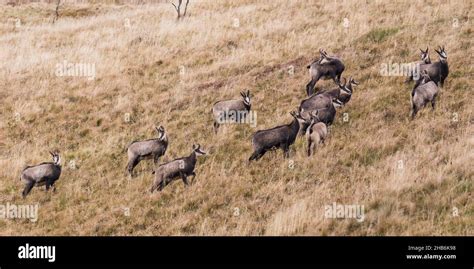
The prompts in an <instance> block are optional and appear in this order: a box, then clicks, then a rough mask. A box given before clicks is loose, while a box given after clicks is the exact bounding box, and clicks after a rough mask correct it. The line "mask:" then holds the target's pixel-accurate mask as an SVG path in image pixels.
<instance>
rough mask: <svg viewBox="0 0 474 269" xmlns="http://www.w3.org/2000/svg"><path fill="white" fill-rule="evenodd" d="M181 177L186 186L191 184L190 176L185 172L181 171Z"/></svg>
mask: <svg viewBox="0 0 474 269" xmlns="http://www.w3.org/2000/svg"><path fill="white" fill-rule="evenodd" d="M181 179H182V180H183V183H184V185H185V186H186V187H187V186H189V182H188V178H187V177H186V175H185V174H184V173H181Z"/></svg>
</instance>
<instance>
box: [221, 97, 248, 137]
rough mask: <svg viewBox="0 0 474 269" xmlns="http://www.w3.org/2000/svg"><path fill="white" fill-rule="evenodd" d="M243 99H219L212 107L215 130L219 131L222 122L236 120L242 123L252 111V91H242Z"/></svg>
mask: <svg viewBox="0 0 474 269" xmlns="http://www.w3.org/2000/svg"><path fill="white" fill-rule="evenodd" d="M240 95H241V96H242V100H225V101H219V102H216V103H215V104H214V106H213V107H212V115H213V117H214V132H215V133H217V129H219V126H220V124H223V123H229V122H236V123H241V122H242V121H243V120H245V118H246V117H247V114H248V113H249V112H250V108H251V103H250V91H248V90H247V92H241V93H240Z"/></svg>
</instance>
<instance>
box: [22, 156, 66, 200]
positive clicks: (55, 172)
mask: <svg viewBox="0 0 474 269" xmlns="http://www.w3.org/2000/svg"><path fill="white" fill-rule="evenodd" d="M49 153H50V154H51V156H52V157H53V162H44V163H40V164H38V165H35V166H27V167H26V168H25V169H23V171H22V172H21V176H20V180H21V181H23V182H24V183H25V189H24V190H23V193H22V195H23V198H25V197H26V196H27V195H28V193H30V191H31V189H32V188H33V187H34V186H43V185H45V186H46V191H48V190H49V188H50V187H53V191H55V190H56V187H55V186H54V183H55V182H56V181H57V180H58V179H59V177H60V176H61V157H60V156H59V154H58V153H56V152H54V153H53V152H49Z"/></svg>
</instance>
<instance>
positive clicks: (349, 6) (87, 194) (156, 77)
mask: <svg viewBox="0 0 474 269" xmlns="http://www.w3.org/2000/svg"><path fill="white" fill-rule="evenodd" d="M412 2H413V1H387V2H382V1H369V2H368V3H364V2H363V1H357V0H345V1H331V3H329V4H323V3H322V2H321V3H319V2H316V1H285V0H276V1H199V2H194V1H191V5H190V7H189V15H190V16H188V17H187V18H185V19H184V20H182V21H180V22H176V20H175V13H174V10H173V8H172V6H171V5H168V4H162V5H161V4H159V5H154V6H103V5H93V6H71V5H67V6H65V7H64V16H63V17H61V18H60V19H59V21H58V22H57V23H56V24H54V25H52V24H51V23H50V20H51V12H52V10H53V8H54V7H53V6H52V5H49V6H48V5H44V4H31V5H23V6H17V7H7V6H2V7H0V17H1V18H2V24H1V27H0V34H1V36H0V59H1V60H0V204H5V203H8V202H9V203H15V204H25V203H28V204H34V203H38V204H39V206H40V207H39V219H38V221H37V222H36V223H31V222H30V221H29V220H1V219H0V234H2V235H190V234H192V235H295V234H298V235H432V234H433V235H467V234H469V235H473V234H474V223H473V215H474V214H473V213H474V205H473V197H472V190H473V178H474V169H473V166H472V163H473V161H474V150H473V146H474V136H473V134H474V132H473V131H474V128H473V122H474V115H473V105H472V100H471V98H472V96H471V94H472V87H473V83H472V81H473V76H472V62H473V56H472V45H473V44H472V40H473V27H472V21H471V20H470V19H471V18H472V13H473V7H472V5H473V3H472V2H471V1H449V2H450V3H449V4H446V3H444V1H427V2H429V3H423V2H422V1H414V3H412ZM67 14H69V15H67ZM77 14H80V15H77ZM17 18H19V19H20V22H21V23H20V26H19V27H16V26H15V22H16V19H17ZM344 18H347V20H345V21H346V24H344ZM347 22H348V23H347ZM345 26H346V27H345ZM438 45H445V47H446V50H447V52H448V62H449V65H450V75H449V77H448V79H447V82H446V84H445V87H444V88H443V89H442V90H441V93H440V96H439V101H438V106H437V108H436V110H434V111H431V109H430V108H427V109H424V110H423V111H422V112H421V113H419V115H418V117H417V118H416V119H415V120H413V121H410V120H409V117H408V115H409V109H410V92H411V87H412V84H410V85H407V84H403V81H404V77H387V76H381V74H380V68H381V65H382V64H388V63H405V62H411V61H415V60H418V57H419V56H418V55H419V48H425V47H426V46H429V47H430V50H431V59H432V60H434V61H435V60H436V61H437V60H438V57H437V55H436V53H435V52H434V51H433V49H434V48H435V47H437V46H438ZM319 48H325V49H326V50H327V51H328V52H329V54H335V55H338V56H339V57H341V58H342V59H344V62H345V65H346V71H345V72H344V76H345V77H348V76H354V77H355V78H356V79H357V80H358V81H359V82H360V86H358V87H357V88H356V89H355V91H354V95H353V97H352V100H351V101H350V102H349V104H348V105H347V106H346V107H344V108H342V109H340V110H338V115H337V119H336V122H335V123H334V125H333V126H332V127H331V129H330V136H329V139H328V140H327V142H326V145H324V146H323V147H321V148H318V150H317V153H316V154H315V156H313V157H311V158H307V157H306V154H305V149H306V142H305V140H304V139H302V138H299V139H298V140H297V141H296V143H295V145H294V146H293V147H292V151H291V153H290V159H288V160H284V159H283V158H282V154H281V152H273V153H270V154H266V155H265V156H264V157H263V158H262V159H261V160H260V161H259V162H257V163H252V164H250V165H249V164H248V163H247V159H248V157H249V156H250V154H251V153H252V148H251V143H250V141H251V134H252V133H253V132H254V131H256V130H259V129H265V128H271V127H273V126H275V125H277V124H284V123H287V122H289V121H290V120H291V116H290V115H289V113H288V112H290V111H291V110H294V109H295V108H296V107H297V106H298V105H299V102H300V101H301V100H302V99H303V98H305V85H306V83H307V82H308V80H309V77H308V72H307V69H306V65H307V64H309V63H310V62H311V60H312V59H314V58H315V57H317V56H318V49H319ZM64 61H67V62H70V63H92V64H95V67H96V79H95V80H88V79H87V78H84V77H58V76H56V75H55V70H56V65H57V64H58V63H62V62H64ZM292 71H294V72H292ZM331 85H332V83H331V82H330V81H322V82H321V83H318V87H321V86H331ZM244 89H249V90H250V91H251V94H252V95H253V100H252V102H253V106H252V108H253V109H254V110H255V111H256V113H257V127H256V128H252V127H251V126H249V125H233V126H226V127H224V128H222V129H221V130H220V131H221V132H220V133H219V134H218V135H214V134H213V131H212V119H211V114H210V109H211V107H212V104H213V103H214V102H216V101H218V100H222V99H226V98H238V97H239V96H240V95H239V92H240V91H242V90H244ZM127 113H128V114H127ZM343 113H347V114H346V117H347V121H343V115H344V114H343ZM128 116H129V118H130V120H129V121H128V120H127V117H128ZM158 124H162V125H164V126H165V128H166V130H167V131H168V136H169V139H170V145H169V148H168V152H167V153H166V155H165V157H164V158H163V159H162V161H166V160H172V159H173V158H176V157H180V156H183V155H188V154H189V153H190V152H191V146H192V144H193V143H200V144H201V145H202V148H203V149H204V150H206V151H207V152H208V153H209V155H207V156H205V157H203V158H200V159H199V160H198V164H197V169H196V174H197V176H196V181H195V184H193V185H192V186H190V187H188V188H184V186H183V184H182V182H181V181H177V182H174V183H173V184H171V185H169V186H167V187H166V188H165V189H164V191H163V192H162V193H155V194H153V195H151V194H150V193H149V192H148V190H149V188H150V187H151V184H152V181H153V176H152V175H151V173H150V170H151V169H152V164H151V162H142V163H141V164H139V166H138V167H137V168H136V172H137V173H138V176H136V177H134V178H133V179H132V180H129V179H128V178H127V176H126V173H125V166H126V162H127V157H126V153H125V148H126V146H127V145H128V143H129V142H131V141H133V140H137V139H145V138H151V137H154V136H155V132H154V130H153V127H154V126H155V125H158ZM53 149H57V150H59V151H60V152H61V154H62V157H63V173H62V175H61V178H60V180H59V181H58V182H57V188H58V190H57V191H56V193H45V192H44V190H43V189H39V188H35V189H34V190H33V191H32V193H31V194H30V195H29V196H28V197H27V198H26V199H25V200H23V199H22V198H21V191H22V189H23V184H21V183H20V181H19V175H20V172H21V170H22V168H23V167H24V166H26V165H28V164H30V165H31V164H35V163H39V162H42V161H49V159H50V156H49V154H48V151H49V150H53ZM71 161H73V162H75V164H76V167H75V168H74V167H73V165H71ZM334 202H336V203H339V204H358V205H364V208H365V219H364V221H362V222H357V221H356V220H354V219H326V218H324V206H325V205H331V204H332V203H334ZM455 208H457V209H458V211H459V216H453V210H455Z"/></svg>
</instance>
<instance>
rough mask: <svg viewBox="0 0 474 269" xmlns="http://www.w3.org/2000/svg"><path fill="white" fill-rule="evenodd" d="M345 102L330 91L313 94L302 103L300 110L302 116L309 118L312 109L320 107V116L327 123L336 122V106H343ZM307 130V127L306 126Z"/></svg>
mask: <svg viewBox="0 0 474 269" xmlns="http://www.w3.org/2000/svg"><path fill="white" fill-rule="evenodd" d="M342 105H343V103H342V102H341V101H339V100H338V99H337V98H335V97H333V96H332V95H331V94H329V93H321V94H317V95H313V96H311V97H310V98H307V99H305V100H303V101H301V103H300V107H299V111H300V113H301V116H302V117H303V118H304V119H306V120H308V119H310V117H311V115H310V113H311V112H312V111H315V110H318V109H320V110H321V111H320V114H319V118H320V119H321V121H323V122H324V123H326V124H327V125H331V124H332V123H333V122H334V118H335V116H336V107H341V106H342ZM304 131H306V128H304Z"/></svg>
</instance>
